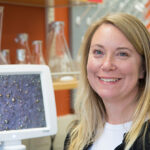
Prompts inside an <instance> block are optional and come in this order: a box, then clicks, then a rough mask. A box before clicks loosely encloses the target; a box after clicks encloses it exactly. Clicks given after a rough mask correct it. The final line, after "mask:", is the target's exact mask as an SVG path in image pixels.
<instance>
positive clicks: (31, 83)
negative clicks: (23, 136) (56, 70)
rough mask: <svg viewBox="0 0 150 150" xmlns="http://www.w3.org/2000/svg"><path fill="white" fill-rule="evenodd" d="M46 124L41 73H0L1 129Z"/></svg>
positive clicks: (24, 127) (42, 125)
mask: <svg viewBox="0 0 150 150" xmlns="http://www.w3.org/2000/svg"><path fill="white" fill-rule="evenodd" d="M45 126H46V120H45V111H44V103H43V95H42V87H41V80H40V74H38V73H37V74H17V75H16V74H15V75H13V74H11V75H9V74H7V75H3V74H2V75H0V131H3V130H18V129H29V128H42V127H45Z"/></svg>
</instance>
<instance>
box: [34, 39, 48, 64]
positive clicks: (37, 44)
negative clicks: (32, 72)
mask: <svg viewBox="0 0 150 150" xmlns="http://www.w3.org/2000/svg"><path fill="white" fill-rule="evenodd" d="M32 46H33V49H32V50H33V51H32V52H33V55H32V56H33V64H46V63H45V59H44V56H43V49H42V41H41V40H35V41H33V42H32Z"/></svg>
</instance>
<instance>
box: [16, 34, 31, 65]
mask: <svg viewBox="0 0 150 150" xmlns="http://www.w3.org/2000/svg"><path fill="white" fill-rule="evenodd" d="M15 42H16V43H17V49H24V50H25V54H26V57H25V59H26V60H25V62H26V63H27V64H32V54H31V51H30V48H29V44H28V34H27V33H19V34H18V35H17V37H16V38H15Z"/></svg>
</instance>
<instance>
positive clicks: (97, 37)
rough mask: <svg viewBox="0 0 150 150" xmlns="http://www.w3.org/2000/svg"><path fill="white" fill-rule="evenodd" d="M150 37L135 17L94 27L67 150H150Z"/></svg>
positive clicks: (120, 16)
mask: <svg viewBox="0 0 150 150" xmlns="http://www.w3.org/2000/svg"><path fill="white" fill-rule="evenodd" d="M149 43H150V35H149V32H148V31H147V29H146V27H145V26H144V25H143V24H142V23H141V22H140V21H139V20H138V19H137V18H136V17H134V16H132V15H129V14H125V13H116V14H110V15H107V16H105V17H103V18H101V19H100V20H99V21H97V22H95V23H94V24H92V25H91V26H90V28H89V29H88V31H87V33H86V34H85V38H84V41H83V43H82V47H81V52H82V58H81V77H80V82H79V88H78V93H77V97H76V101H75V102H76V103H75V112H76V114H77V120H76V121H75V122H74V123H73V125H72V126H71V128H70V131H69V134H68V136H67V138H66V141H65V147H64V150H79V149H80V150H99V149H102V150H131V149H132V150H149V149H150V145H149V144H148V141H149V140H150V137H149V136H148V135H149V134H150V121H149V120H150V115H149V113H150V95H149V90H150V89H149V85H150V76H149V74H150V69H149V66H150V60H149V57H150V45H149Z"/></svg>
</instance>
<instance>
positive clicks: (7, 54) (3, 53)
mask: <svg viewBox="0 0 150 150" xmlns="http://www.w3.org/2000/svg"><path fill="white" fill-rule="evenodd" d="M2 55H3V56H4V58H5V59H6V61H7V64H11V61H10V50H9V49H3V50H2Z"/></svg>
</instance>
